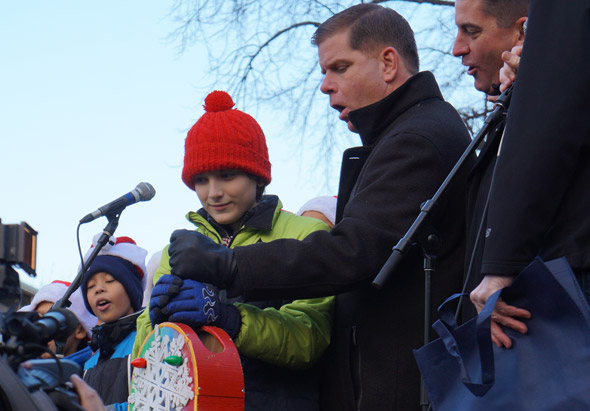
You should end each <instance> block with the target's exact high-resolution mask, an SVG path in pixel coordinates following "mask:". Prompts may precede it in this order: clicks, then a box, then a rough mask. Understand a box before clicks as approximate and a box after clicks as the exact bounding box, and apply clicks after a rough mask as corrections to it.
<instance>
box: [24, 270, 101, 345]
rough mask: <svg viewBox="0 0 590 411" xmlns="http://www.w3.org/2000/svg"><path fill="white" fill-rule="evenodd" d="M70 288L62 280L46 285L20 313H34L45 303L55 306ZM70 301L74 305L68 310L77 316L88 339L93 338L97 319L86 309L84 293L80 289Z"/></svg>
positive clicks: (67, 283)
mask: <svg viewBox="0 0 590 411" xmlns="http://www.w3.org/2000/svg"><path fill="white" fill-rule="evenodd" d="M69 286H70V283H69V282H66V281H60V280H55V281H53V282H51V283H49V284H47V285H44V286H43V287H41V288H40V289H39V291H37V293H36V294H35V296H34V297H33V300H32V301H31V304H29V305H25V306H24V307H22V308H21V309H20V310H19V311H34V310H36V309H37V307H38V306H39V304H41V303H43V302H45V301H46V302H49V303H51V304H54V303H55V302H56V301H57V300H59V299H60V298H62V297H63V296H64V294H65V293H66V291H67V290H68V287H69ZM69 300H70V302H71V303H72V305H70V306H69V307H68V310H70V311H72V312H73V313H74V314H75V315H76V317H77V318H78V321H79V322H80V324H81V325H82V327H84V330H85V331H86V334H87V335H88V338H90V337H92V331H91V330H92V328H93V327H94V326H96V322H97V318H96V317H95V316H94V315H92V314H91V313H89V312H88V310H86V307H85V306H84V300H83V298H82V291H80V289H79V288H78V289H77V290H76V291H74V292H73V293H72V295H71V296H70V298H69Z"/></svg>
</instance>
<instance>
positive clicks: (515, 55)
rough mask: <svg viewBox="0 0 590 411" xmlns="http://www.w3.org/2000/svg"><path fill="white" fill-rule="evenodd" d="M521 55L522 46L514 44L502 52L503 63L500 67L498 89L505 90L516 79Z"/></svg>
mask: <svg viewBox="0 0 590 411" xmlns="http://www.w3.org/2000/svg"><path fill="white" fill-rule="evenodd" d="M521 55H522V46H514V47H513V48H512V50H511V51H505V52H503V53H502V60H503V61H504V65H503V66H502V68H501V69H500V91H505V90H506V89H507V88H508V87H510V86H511V85H512V83H514V81H515V80H516V72H517V71H518V65H519V64H520V56H521Z"/></svg>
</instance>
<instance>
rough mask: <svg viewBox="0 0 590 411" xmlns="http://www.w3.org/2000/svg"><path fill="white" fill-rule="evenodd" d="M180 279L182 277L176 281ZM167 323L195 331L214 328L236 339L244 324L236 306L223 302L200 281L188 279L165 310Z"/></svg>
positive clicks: (171, 298) (163, 308)
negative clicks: (211, 326) (183, 325)
mask: <svg viewBox="0 0 590 411" xmlns="http://www.w3.org/2000/svg"><path fill="white" fill-rule="evenodd" d="M176 278H178V277H176ZM162 313H163V315H164V316H166V317H167V321H171V322H177V323H183V324H186V325H188V326H190V327H191V328H195V329H196V328H199V327H202V326H203V325H214V326H216V327H219V328H222V329H223V330H224V331H226V332H227V333H228V334H229V336H230V337H232V338H235V337H236V336H237V335H238V333H239V331H240V326H241V324H242V318H241V315H240V312H239V311H238V309H237V308H236V307H234V306H233V305H232V304H224V303H222V302H220V301H219V298H218V297H217V294H216V293H215V292H214V291H213V290H211V289H210V288H209V287H207V286H206V285H205V284H202V283H200V282H198V281H194V280H190V279H185V280H183V281H182V286H181V287H180V291H179V292H178V294H177V295H175V296H172V297H170V300H169V301H168V302H167V303H166V305H165V306H164V307H162Z"/></svg>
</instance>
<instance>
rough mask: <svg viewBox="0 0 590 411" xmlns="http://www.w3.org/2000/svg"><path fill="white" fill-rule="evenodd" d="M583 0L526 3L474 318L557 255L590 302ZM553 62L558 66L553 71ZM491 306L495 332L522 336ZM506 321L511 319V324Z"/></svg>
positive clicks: (500, 337) (587, 10)
mask: <svg viewBox="0 0 590 411" xmlns="http://www.w3.org/2000/svg"><path fill="white" fill-rule="evenodd" d="M589 41H590V1H589V0H579V1H573V2H561V1H556V0H554V1H545V2H541V1H533V2H532V3H531V12H530V20H529V28H528V32H527V39H526V41H525V44H524V46H523V54H522V60H521V64H520V67H519V72H518V78H517V81H516V82H515V86H514V87H515V88H514V94H513V96H512V103H511V106H510V110H509V112H508V121H507V124H506V133H505V136H504V139H503V142H502V148H501V151H500V156H499V158H498V165H497V169H496V175H495V178H494V183H493V185H492V191H491V195H490V205H489V212H488V222H487V227H486V237H487V238H486V244H485V249H484V254H483V263H482V268H481V271H482V273H483V274H485V277H484V279H483V281H482V282H481V284H480V285H479V286H478V287H477V288H476V289H475V290H474V291H473V293H472V295H471V299H472V301H473V302H474V304H475V305H476V307H478V310H481V309H482V307H483V305H484V304H485V302H486V301H487V299H488V297H489V296H490V295H491V294H492V293H493V292H494V291H496V290H498V289H500V288H503V287H505V286H507V285H509V284H511V283H512V279H513V277H514V276H515V275H516V274H518V273H519V272H520V271H521V270H522V269H523V268H524V267H525V266H526V265H528V264H529V263H530V262H531V261H532V260H533V258H534V257H535V256H540V257H541V258H542V259H544V260H550V259H554V258H558V257H562V256H565V257H566V258H567V261H568V262H569V264H570V266H571V267H572V268H573V270H574V272H575V274H576V277H577V278H578V281H579V283H580V285H581V286H582V291H583V292H584V293H585V295H586V298H587V299H588V300H590V246H589V245H590V215H589V212H588V210H589V209H590V190H588V187H589V184H590V183H589V182H590V123H589V122H588V113H590V95H589V93H590V71H589V68H588V67H590V48H589V47H588V42H589ZM555 58H558V59H559V60H560V61H562V62H564V64H554V63H553V62H554V61H555V60H554V59H555ZM513 310H515V308H514V307H509V306H506V304H505V303H501V302H499V303H498V305H496V309H495V312H494V314H493V316H492V318H493V319H494V320H495V322H496V323H493V324H492V340H493V341H494V342H495V343H496V344H497V345H499V346H510V344H511V342H510V339H509V337H508V336H507V335H506V334H505V333H504V332H503V331H502V328H501V327H500V326H499V325H498V324H501V325H504V326H508V327H511V328H514V329H517V330H521V331H526V326H525V324H524V323H523V322H521V321H519V319H518V318H517V317H518V316H519V315H516V316H515V313H514V311H513ZM514 317H516V318H514Z"/></svg>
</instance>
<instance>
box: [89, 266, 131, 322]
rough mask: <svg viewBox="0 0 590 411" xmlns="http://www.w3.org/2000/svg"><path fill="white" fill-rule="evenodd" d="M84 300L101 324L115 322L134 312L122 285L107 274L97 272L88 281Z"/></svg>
mask: <svg viewBox="0 0 590 411" xmlns="http://www.w3.org/2000/svg"><path fill="white" fill-rule="evenodd" d="M86 298H87V299H88V305H90V307H91V308H92V311H93V312H94V315H96V316H97V317H98V321H99V322H101V323H102V322H105V323H106V322H111V321H115V320H118V319H119V318H121V317H124V316H126V315H129V314H133V312H134V310H133V307H131V302H130V301H129V297H128V296H127V293H126V292H125V288H123V284H121V283H120V282H119V281H117V280H115V278H114V277H113V276H112V275H110V274H109V273H105V272H99V273H96V274H94V275H93V276H92V277H91V278H90V280H88V287H87V291H86Z"/></svg>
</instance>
